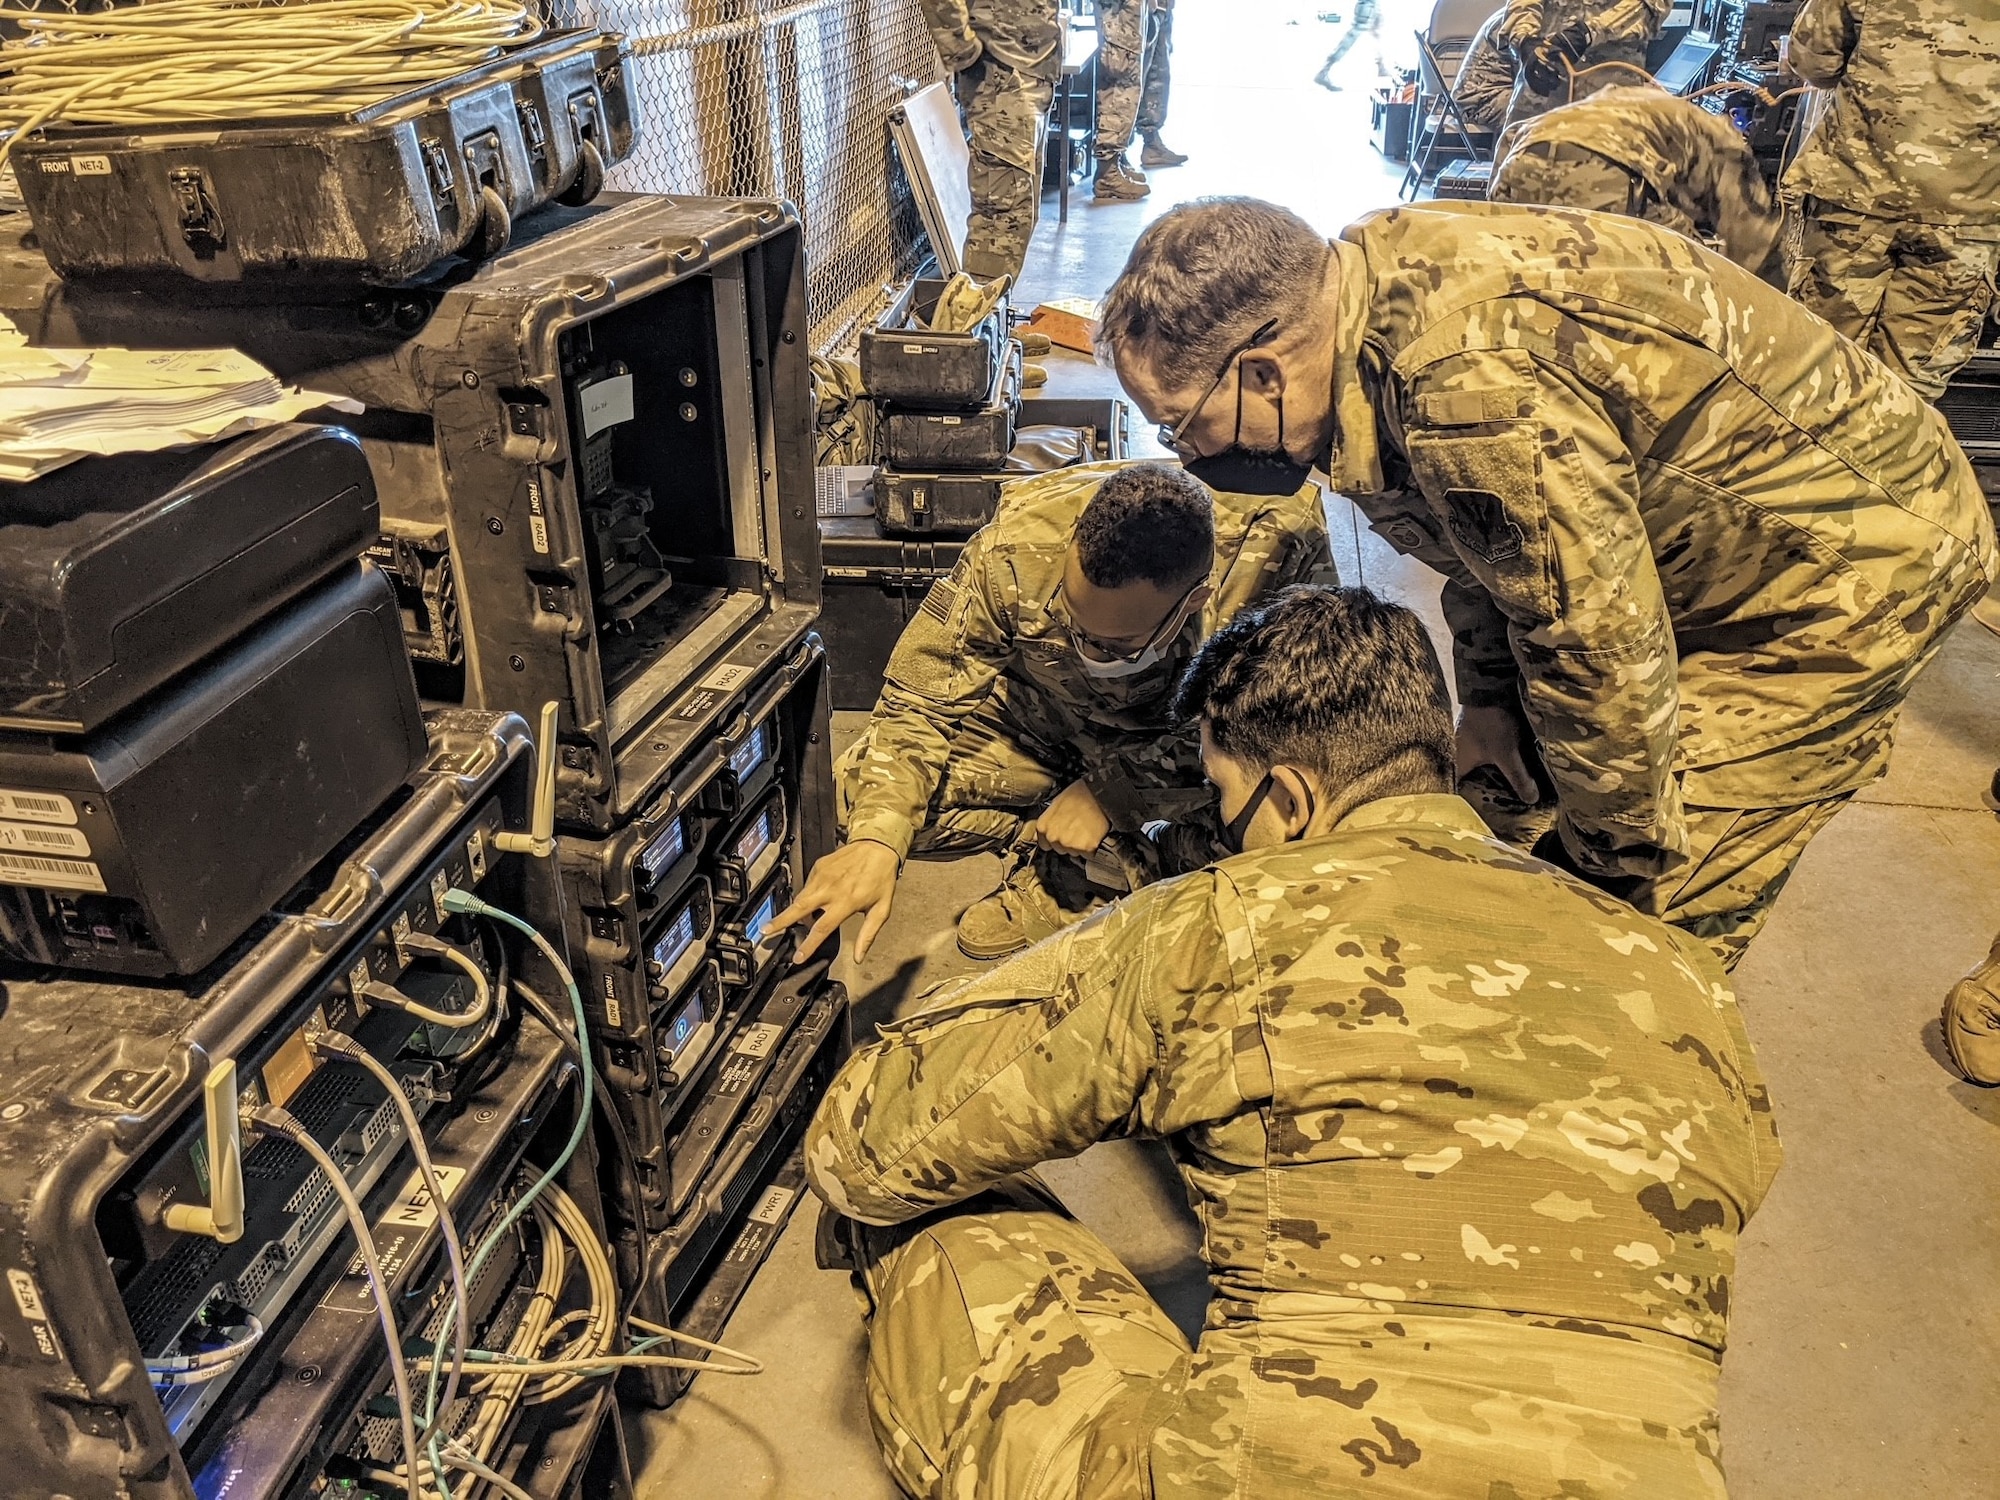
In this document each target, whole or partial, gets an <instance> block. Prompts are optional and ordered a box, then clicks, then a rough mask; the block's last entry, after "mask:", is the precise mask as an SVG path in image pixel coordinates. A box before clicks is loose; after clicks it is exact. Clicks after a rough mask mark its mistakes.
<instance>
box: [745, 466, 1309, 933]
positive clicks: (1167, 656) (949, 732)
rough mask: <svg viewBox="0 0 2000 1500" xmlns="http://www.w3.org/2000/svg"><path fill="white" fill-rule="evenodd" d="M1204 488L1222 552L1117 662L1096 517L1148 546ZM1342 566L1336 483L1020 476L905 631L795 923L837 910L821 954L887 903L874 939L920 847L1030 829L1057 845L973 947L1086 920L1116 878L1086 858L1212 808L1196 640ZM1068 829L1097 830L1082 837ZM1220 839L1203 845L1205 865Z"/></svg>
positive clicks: (852, 757) (1145, 470)
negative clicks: (1089, 542) (836, 834)
mask: <svg viewBox="0 0 2000 1500" xmlns="http://www.w3.org/2000/svg"><path fill="white" fill-rule="evenodd" d="M1190 502H1193V503H1198V504H1199V506H1200V509H1201V511H1202V514H1203V517H1204V519H1205V520H1206V518H1208V517H1209V516H1211V515H1212V531H1211V532H1210V533H1208V534H1209V535H1211V536H1212V543H1211V544H1210V551H1211V560H1210V561H1208V562H1200V561H1199V560H1198V561H1197V563H1196V566H1197V568H1198V569H1199V576H1198V577H1191V578H1190V579H1188V580H1186V581H1176V582H1173V583H1171V584H1168V585H1165V586H1163V587H1161V588H1159V589H1158V590H1157V591H1156V592H1157V601H1156V604H1155V606H1154V607H1153V608H1152V610H1151V612H1150V613H1147V614H1146V615H1145V617H1144V618H1141V619H1138V620H1137V621H1136V622H1135V624H1134V626H1133V629H1132V635H1131V638H1130V639H1127V640H1124V641H1122V642H1121V643H1120V644H1119V645H1118V647H1117V649H1118V651H1119V652H1120V653H1121V654H1123V653H1127V652H1129V653H1135V655H1134V658H1133V659H1132V660H1127V661H1107V660H1104V659H1102V658H1103V655H1104V653H1103V651H1102V650H1100V648H1098V647H1097V646H1095V645H1094V644H1090V642H1092V641H1094V640H1097V639H1102V638H1105V637H1107V636H1108V635H1109V634H1110V632H1109V631H1107V630H1105V629H1104V628H1103V627H1101V626H1097V627H1095V629H1094V633H1093V634H1091V635H1090V636H1089V637H1087V638H1086V637H1085V636H1084V635H1083V634H1082V632H1081V631H1080V629H1079V625H1080V623H1081V622H1080V621H1079V618H1078V617H1079V615H1080V614H1081V613H1082V611H1083V608H1084V600H1083V599H1082V598H1080V597H1079V595H1081V594H1082V593H1083V592H1084V591H1085V590H1086V589H1087V588H1088V586H1089V585H1090V583H1091V582H1092V580H1090V579H1089V578H1088V577H1087V576H1085V575H1086V572H1087V569H1086V566H1085V565H1086V564H1088V563H1089V562H1090V557H1089V556H1088V555H1086V554H1085V552H1084V549H1083V548H1082V547H1081V546H1080V544H1079V541H1078V537H1079V532H1080V528H1082V527H1084V525H1085V524H1086V518H1087V515H1088V512H1089V511H1090V510H1091V509H1092V508H1094V507H1099V506H1116V507H1121V508H1128V509H1127V512H1126V513H1127V514H1128V515H1129V517H1130V520H1129V521H1120V522H1118V523H1117V527H1118V534H1117V535H1115V536H1113V535H1109V534H1106V535H1105V536H1104V537H1103V542H1104V544H1105V546H1106V547H1107V548H1108V549H1109V550H1111V551H1116V552H1123V553H1132V552H1136V551H1137V550H1138V549H1139V548H1140V547H1141V546H1142V545H1143V543H1142V539H1141V534H1142V533H1143V532H1144V531H1146V530H1148V529H1154V530H1157V529H1159V527H1160V525H1161V522H1160V520H1159V519H1157V518H1158V517H1162V516H1164V517H1166V518H1167V520H1168V521H1171V520H1172V519H1173V517H1174V515H1175V514H1176V513H1178V510H1179V508H1180V507H1182V506H1183V505H1185V504H1188V503H1190ZM1102 514H1103V513H1102V512H1100V516H1101V515H1102ZM1090 524H1091V525H1092V526H1093V528H1097V523H1096V522H1092V523H1090ZM1097 529H1101V528H1097ZM1332 570H1333V563H1332V558H1331V556H1330V554H1329V552H1328V548H1327V537H1326V512H1325V510H1324V508H1323V506H1322V503H1321V499H1320V492H1319V489H1318V487H1317V486H1316V485H1302V486H1299V487H1297V488H1296V491H1295V493H1291V494H1287V495H1283V496H1263V495H1259V496H1249V495H1229V494H1217V495H1214V496H1213V497H1212V509H1211V497H1209V496H1208V494H1207V492H1206V491H1205V490H1204V489H1203V488H1202V487H1201V486H1200V485H1198V484H1195V483H1194V481H1193V480H1191V479H1189V478H1188V477H1187V476H1186V475H1184V474H1182V473H1181V472H1180V471H1179V470H1176V469H1168V468H1162V467H1161V466H1159V465H1156V464H1135V465H1121V464H1090V465H1084V466H1080V467H1077V468H1071V469H1063V470H1059V471H1057V472H1055V473H1052V474H1047V475H1042V476H1038V477H1036V478H1034V479H1027V480H1022V481H1020V482H1019V483H1016V484H1012V485H1009V486H1008V487H1007V490H1006V492H1005V496H1004V498H1003V499H1002V501H1001V505H1000V510H999V512H998V513H997V514H996V515H995V517H994V519H993V521H992V522H991V524H989V525H988V526H987V527H986V528H985V529H984V530H983V531H981V532H979V534H978V535H976V536H974V537H973V538H972V540H971V541H970V542H968V543H967V544H966V548H965V551H964V552H963V553H962V554H961V555H960V557H959V561H958V564H957V566H956V567H954V568H953V569H952V572H951V575H950V577H948V578H944V579H940V580H939V581H938V582H937V583H935V584H933V585H932V587H931V591H930V594H929V595H928V597H927V598H926V599H925V600H924V604H923V607H922V608H921V609H919V610H918V611H917V614H916V615H915V617H914V618H913V619H912V620H911V621H910V623H909V624H908V625H906V626H905V627H904V629H903V635H902V639H901V640H899V641H898V642H897V643H896V649H895V652H894V654H893V655H891V657H890V658H889V667H888V672H887V681H885V682H884V684H883V687H882V695H881V698H880V700H879V701H878V702H877V703H876V705H875V712H874V716H873V717H872V718H871V719H870V720H869V724H868V728H867V730H866V731H865V732H864V733H863V734H862V736H861V738H860V739H859V740H857V741H856V742H855V744H854V745H853V746H851V747H850V748H849V750H848V751H847V753H846V754H845V755H843V756H842V757H841V759H840V761H839V763H838V764H837V765H836V767H835V770H834V776H835V784H836V795H837V799H838V815H839V822H840V831H841V835H842V837H843V839H845V840H846V847H845V848H842V849H839V850H836V851H835V852H834V853H833V854H831V855H829V856H827V857H826V858H825V859H823V860H821V861H820V863H819V864H818V865H817V866H815V867H814V869H813V871H812V872H811V874H810V875H809V876H808V878H807V881H806V884H805V886H804V888H803V889H802V890H801V891H800V894H799V897H798V900H797V901H796V902H794V903H793V905H792V907H791V908H790V909H789V910H787V911H785V912H781V913H780V914H779V915H778V918H777V919H776V921H775V925H776V926H777V927H785V926H789V925H791V924H792V923H794V922H797V921H800V920H802V919H803V918H805V917H806V916H807V915H809V914H811V913H814V912H818V913H819V914H820V916H819V921H818V923H817V924H816V925H815V927H814V929H813V931H812V933H811V934H810V936H809V937H808V938H807V940H806V944H805V947H804V948H803V949H802V950H801V951H805V952H810V951H812V950H813V949H814V948H816V947H817V946H818V945H819V943H820V942H821V941H823V940H824V939H825V938H826V937H827V936H828V935H829V934H830V933H831V932H832V931H833V930H834V929H835V928H837V927H838V926H839V925H840V923H841V922H842V921H843V920H845V919H846V918H847V917H848V916H850V915H852V914H854V913H855V912H859V911H866V912H868V913H869V914H870V915H869V919H868V921H867V922H866V923H864V925H863V927H862V929H861V934H860V938H859V940H858V942H857V948H858V950H859V951H860V952H862V953H865V952H866V951H867V946H868V943H869V942H870V941H871V940H872V939H873V936H874V934H875V932H876V931H877V930H878V929H879V928H880V926H881V923H882V921H883V920H885V919H886V918H887V915H888V910H889V902H890V900H891V899H892V897H893V892H894V879H895V875H896V871H897V869H898V867H899V866H900V863H901V861H902V860H904V859H905V858H906V857H908V856H910V855H912V854H915V855H918V856H924V857H930V858H943V859H950V858H956V857H958V856H960V855H964V854H971V853H979V852H984V851H1001V852H1005V851H1007V850H1009V849H1011V848H1013V846H1014V845H1015V844H1016V842H1017V841H1020V840H1024V839H1031V840H1033V841H1034V842H1037V843H1039V844H1040V845H1042V852H1041V853H1040V854H1039V855H1037V856H1036V857H1034V858H1032V859H1023V860H1022V861H1021V862H1020V863H1019V864H1018V866H1017V867H1016V868H1015V869H1014V870H1013V871H1012V872H1011V873H1010V874H1009V876H1008V879H1007V882H1006V883H1005V884H1004V885H1003V886H1002V887H1001V889H1000V890H999V891H998V892H996V893H995V894H994V895H992V896H990V897H988V898H987V899H986V900H984V901H982V902H979V903H978V904H976V905H974V906H973V907H972V908H971V909H970V910H969V911H967V912H966V914H965V916H964V917H962V918H961V919H960V922H959V933H958V936H959V944H960V946H961V947H962V948H963V949H964V950H965V952H966V953H967V954H968V955H969V956H971V957H974V958H997V957H1000V956H1002V955H1004V954H1006V953H1010V952H1013V951H1014V950H1015V949H1017V948H1020V947H1024V946H1025V945H1026V944H1027V943H1028V942H1029V941H1031V940H1033V939H1034V938H1037V937H1040V936H1043V935H1045V934H1046V933H1047V932H1050V931H1053V930H1054V929H1055V927H1056V926H1058V925H1060V924H1062V923H1063V922H1065V921H1072V920H1075V919H1076V918H1077V917H1078V916H1081V915H1082V914H1083V913H1084V912H1085V911H1087V910H1088V909H1089V908H1090V906H1091V905H1092V904H1094V902H1095V900H1096V899H1098V898H1099V896H1101V894H1102V891H1101V890H1092V889H1087V888H1086V887H1085V883H1084V882H1083V881H1082V880H1081V879H1080V871H1081V870H1082V869H1083V868H1084V867H1083V866H1081V865H1079V864H1078V863H1077V860H1078V859H1088V858H1089V856H1090V855H1091V854H1092V853H1093V851H1095V850H1096V849H1097V848H1098V846H1099V845H1100V843H1101V842H1102V841H1104V839H1105V836H1106V833H1107V832H1109V833H1111V834H1115V835H1138V834H1139V832H1140V830H1141V829H1142V828H1143V827H1144V825H1146V824H1147V823H1148V822H1152V821H1155V820H1171V821H1181V822H1187V821H1189V820H1196V821H1198V820H1199V819H1200V818H1201V816H1202V814H1203V813H1204V811H1206V810H1208V809H1211V808H1212V804H1213V801H1214V798H1213V795H1212V793H1211V792H1210V791H1209V789H1208V788H1207V786H1206V785H1205V784H1204V783H1203V781H1202V777H1201V766H1200V755H1199V748H1198V746H1197V745H1196V742H1195V733H1194V728H1193V726H1192V725H1191V724H1187V723H1184V722H1180V721H1177V720H1175V719H1174V718H1173V717H1172V716H1171V715H1170V714H1169V713H1168V700H1169V698H1170V696H1171V694H1172V689H1173V684H1174V680H1175V678H1176V677H1177V676H1178V675H1179V673H1180V670H1181V668H1182V667H1183V666H1185V665H1186V663H1187V660H1188V658H1189V656H1190V655H1192V653H1193V651H1194V648H1195V646H1196V645H1198V644H1199V643H1200V641H1201V640H1202V639H1203V638H1204V637H1205V636H1206V635H1207V634H1208V633H1209V632H1211V631H1213V630H1214V629H1216V628H1217V627H1218V626H1220V625H1222V624H1224V623H1226V622H1227V621H1229V620H1231V619H1233V618H1235V616H1236V614H1237V613H1238V611H1240V610H1242V609H1244V608H1245V607H1247V606H1249V605H1251V604H1254V603H1256V602H1257V601H1258V600H1260V599H1263V598H1265V597H1266V596H1268V595H1269V594H1271V593H1272V592H1274V591H1275V590H1277V589H1280V588H1283V587H1285V586H1286V585H1287V584H1292V583H1298V582H1302V581H1306V580H1311V579H1326V578H1330V577H1331V576H1332ZM1135 582H1140V583H1143V582H1144V580H1135ZM1099 592H1100V593H1102V592H1109V591H1108V590H1103V591H1099ZM1119 592H1120V593H1123V592H1124V590H1123V589H1121V590H1119ZM1176 621H1178V622H1179V623H1178V625H1177V626H1176V625H1175V623H1174V622H1176ZM1086 646H1088V648H1089V651H1090V653H1091V654H1090V655H1089V656H1086V654H1085V651H1086ZM1142 648H1143V649H1142ZM1066 825H1067V826H1078V827H1080V828H1081V831H1080V832H1078V833H1076V834H1074V835H1071V836H1065V835H1063V834H1062V832H1061V828H1062V827H1063V826H1066ZM1198 842H1199V841H1197V843H1198ZM1135 848H1136V850H1137V852H1138V854H1140V855H1141V856H1144V855H1146V854H1147V853H1148V850H1147V848H1146V846H1145V841H1144V840H1143V839H1142V840H1140V841H1139V843H1138V845H1136V846H1135V845H1133V844H1131V843H1130V842H1129V841H1128V842H1126V843H1124V844H1123V845H1122V849H1123V850H1124V851H1126V852H1129V851H1132V850H1134V849H1135ZM1118 852H1120V850H1119V848H1114V849H1108V850H1106V851H1105V853H1106V856H1107V858H1110V857H1112V856H1114V855H1115V854H1116V853H1118ZM1207 853H1208V850H1207V848H1206V847H1205V845H1202V846H1200V847H1199V848H1198V852H1197V853H1196V855H1195V856H1194V858H1193V860H1192V862H1194V863H1199V862H1200V859H1201V858H1205V857H1206V855H1207ZM1052 855H1060V856H1065V857H1064V858H1061V859H1057V858H1052V857H1050V856H1052ZM883 865H886V868H879V869H878V868H876V867H877V866H883ZM862 867H865V868H862ZM1133 874H1134V872H1133V869H1132V866H1131V865H1130V864H1129V863H1125V862H1121V863H1119V864H1118V866H1117V867H1116V868H1115V869H1114V870H1111V871H1110V872H1109V873H1108V874H1107V873H1102V872H1100V873H1099V875H1098V877H1097V879H1096V880H1095V885H1096V886H1097V887H1103V888H1108V889H1110V890H1113V891H1115V890H1117V889H1119V888H1120V885H1121V880H1120V879H1119V878H1113V877H1116V876H1122V877H1123V882H1122V883H1124V884H1130V883H1133Z"/></svg>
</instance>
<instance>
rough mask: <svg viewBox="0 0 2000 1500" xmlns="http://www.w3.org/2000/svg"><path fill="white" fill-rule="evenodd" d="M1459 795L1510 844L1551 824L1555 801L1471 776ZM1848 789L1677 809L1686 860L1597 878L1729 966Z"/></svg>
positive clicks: (1530, 839)
mask: <svg viewBox="0 0 2000 1500" xmlns="http://www.w3.org/2000/svg"><path fill="white" fill-rule="evenodd" d="M1459 793H1460V795H1461V796H1463V797H1464V798H1465V799H1466V800H1467V801H1468V802H1470V803H1471V804H1472V805H1473V807H1474V808H1475V809H1477V810H1478V813H1479V815H1480V817H1482V818H1484V819H1485V820H1486V826H1487V827H1489V828H1491V829H1492V830H1493V831H1494V832H1495V833H1496V834H1498V835H1499V836H1500V837H1501V838H1503V839H1505V840H1507V842H1509V843H1510V844H1518V845H1520V846H1521V847H1522V848H1532V847H1533V846H1534V845H1535V843H1536V841H1537V840H1539V839H1540V838H1541V837H1542V836H1543V835H1544V834H1546V833H1547V832H1548V831H1549V830H1550V829H1551V828H1553V827H1554V826H1555V821H1556V805H1555V803H1554V802H1543V803H1541V804H1539V805H1537V806H1534V807H1523V806H1522V805H1521V804H1520V803H1518V802H1515V801H1513V800H1512V799H1511V798H1506V797H1500V796H1496V795H1494V793H1493V790H1492V788H1491V786H1490V785H1488V784H1486V783H1483V782H1480V781H1477V780H1472V781H1465V782H1461V783H1460V786H1459ZM1852 795H1853V794H1852V793H1848V792H1844V793H1842V794H1841V795H1839V796H1837V797H1826V798H1822V799H1821V800H1819V801H1817V802H1803V803H1798V804H1796V805H1794V806H1791V807H1755V808H1733V807H1693V806H1687V807H1683V809H1682V811H1683V813H1684V815H1685V817H1686V822H1687V830H1688V838H1689V841H1690V843H1691V845H1692V848H1691V849H1690V851H1689V855H1688V861H1687V863H1686V864H1684V865H1682V866H1680V867H1679V868H1678V869H1676V870H1674V871H1672V872H1671V873H1669V874H1667V875H1663V876H1660V877H1659V878H1657V879H1649V880H1625V881H1600V882H1597V883H1598V884H1601V885H1604V886H1605V887H1606V888H1607V889H1609V890H1611V892H1612V893H1613V894H1614V895H1616V896H1619V897H1620V898H1622V899H1623V900H1626V901H1629V902H1631V903H1632V904H1633V905H1634V906H1636V907H1638V908H1639V910H1640V911H1643V912H1645V913H1646V914H1647V915H1648V916H1654V917H1658V918H1660V919H1661V920H1662V921H1665V922H1671V923H1672V924H1673V925H1674V926H1676V927H1678V928H1680V929H1681V930H1682V931H1684V932H1688V933H1691V934H1693V935H1694V936H1695V937H1698V938H1700V939H1701V940H1702V941H1703V942H1705V943H1707V944H1708V945H1709V946H1710V947H1711V948H1713V949H1714V950H1715V955H1716V957H1717V958H1719V959H1721V960H1722V967H1723V968H1724V969H1725V970H1730V969H1734V968H1735V967H1736V965H1737V964H1738V963H1740V962H1741V961H1742V958H1743V955H1744V953H1745V952H1746V951H1748V949H1749V947H1750V942H1751V939H1753V938H1755V937H1756V936H1757V934H1758V933H1759V932H1760V931H1762V930H1763V926H1764V923H1765V922H1766V921H1768V920H1769V918H1770V915H1771V908H1772V906H1773V905H1775V904H1776V902H1777V899H1778V897H1779V895H1780V894H1782V893H1783V891H1784V889H1785V885H1786V883H1787V882H1788V881H1790V880H1791V878H1792V871H1793V869H1794V868H1795V867H1796V866H1797V865H1798V862H1799V856H1800V855H1802V854H1804V853H1805V852H1806V845H1807V844H1809V843H1811V842H1812V840H1813V838H1814V836H1815V835H1816V834H1818V833H1819V831H1820V830H1821V829H1822V828H1824V827H1826V825H1827V824H1828V823H1829V822H1831V821H1832V820H1833V815H1834V814H1835V813H1837V812H1839V811H1840V810H1841V809H1842V808H1843V807H1845V806H1846V805H1847V803H1848V801H1849V799H1850V798H1851V797H1852Z"/></svg>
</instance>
